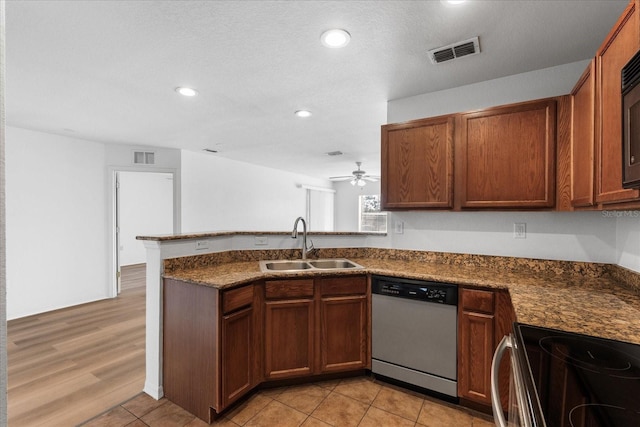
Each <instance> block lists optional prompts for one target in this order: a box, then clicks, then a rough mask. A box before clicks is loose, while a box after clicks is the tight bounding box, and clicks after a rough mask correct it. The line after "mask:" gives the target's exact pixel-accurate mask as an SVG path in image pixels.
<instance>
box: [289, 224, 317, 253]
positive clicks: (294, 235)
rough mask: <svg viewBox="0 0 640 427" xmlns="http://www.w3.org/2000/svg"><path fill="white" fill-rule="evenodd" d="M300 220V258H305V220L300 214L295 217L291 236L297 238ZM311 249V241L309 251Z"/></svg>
mask: <svg viewBox="0 0 640 427" xmlns="http://www.w3.org/2000/svg"><path fill="white" fill-rule="evenodd" d="M300 221H302V259H307V222H306V221H305V220H304V218H302V217H301V216H299V217H298V218H296V222H294V223H293V231H292V232H291V238H292V239H297V238H298V222H300ZM313 249H314V247H313V243H311V249H310V250H309V251H312V250H313Z"/></svg>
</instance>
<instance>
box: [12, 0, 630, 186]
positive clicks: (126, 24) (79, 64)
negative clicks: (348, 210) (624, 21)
mask: <svg viewBox="0 0 640 427" xmlns="http://www.w3.org/2000/svg"><path fill="white" fill-rule="evenodd" d="M626 4H627V1H626V0H620V1H618V0H605V1H596V0H588V1H578V0H575V1H574V0H571V1H551V0H549V1H542V0H541V1H482V0H470V1H468V2H467V3H465V4H463V5H462V6H455V7H454V6H450V5H445V4H443V3H441V2H440V1H177V0H176V1H150V0H146V1H135V0H127V1H79V0H76V1H61V0H54V1H33V0H31V1H27V0H23V1H17V0H7V4H6V26H7V28H6V33H7V35H6V39H7V87H6V109H7V111H6V115H7V124H8V125H9V126H17V127H22V128H27V129H33V130H38V131H43V132H50V133H55V134H61V135H67V136H72V137H76V138H83V139H88V140H94V141H100V142H106V143H122V144H136V145H137V144H141V145H154V146H160V147H172V148H182V149H187V150H194V151H201V150H202V149H204V148H210V149H215V150H218V151H219V153H218V154H211V155H217V156H222V157H227V158H231V159H235V160H240V161H246V162H250V163H255V164H260V165H264V166H269V167H273V168H277V169H282V170H288V171H292V172H297V173H304V174H307V175H311V176H316V177H322V178H327V177H329V176H332V175H345V174H348V173H350V172H351V171H352V170H353V169H355V164H354V162H355V161H362V162H363V169H365V170H367V172H369V173H374V174H377V173H379V161H380V160H379V150H380V148H379V146H380V125H382V124H384V123H385V122H386V102H387V101H388V100H392V99H396V98H402V97H406V96H411V95H417V94H421V93H427V92H433V91H437V90H442V89H447V88H451V87H456V86H460V85H465V84H470V83H475V82H479V81H484V80H489V79H494V78H498V77H502V76H507V75H512V74H517V73H522V72H526V71H531V70H535V69H541V68H546V67H551V66H555V65H560V64H565V63H569V62H574V61H578V60H583V59H588V58H591V57H592V56H593V55H594V54H595V51H596V49H597V47H598V46H599V45H600V43H601V42H602V40H603V39H604V37H605V36H606V34H607V33H608V31H609V29H610V28H611V27H612V26H613V24H614V23H615V21H616V19H617V17H618V16H619V15H620V13H621V12H622V10H623V9H624V7H625V5H626ZM329 28H344V29H346V30H347V31H349V32H350V33H351V35H352V40H351V43H350V44H349V45H348V46H347V47H346V48H344V49H339V50H338V49H328V48H325V47H323V46H322V45H321V44H320V41H319V36H320V33H321V32H322V31H324V30H326V29H329ZM474 36H479V38H480V45H481V49H482V53H481V54H480V55H476V56H472V57H469V58H463V59H460V60H457V61H454V62H451V63H446V64H441V65H438V66H435V65H432V64H431V63H430V61H429V59H428V57H427V54H426V51H427V50H429V49H432V48H436V47H439V46H443V45H447V44H450V43H454V42H458V41H461V40H465V39H468V38H471V37H474ZM180 85H187V86H192V87H195V88H196V89H197V90H198V91H199V92H200V95H199V96H197V97H195V98H183V97H181V96H179V95H177V94H176V93H175V92H174V88H175V87H176V86H180ZM298 109H309V110H311V111H312V112H313V116H312V117H311V118H308V119H300V118H297V117H295V116H294V114H293V112H294V111H295V110H298ZM334 150H340V151H342V152H344V153H345V154H344V155H343V156H340V157H329V156H327V155H326V154H325V153H326V152H329V151H334Z"/></svg>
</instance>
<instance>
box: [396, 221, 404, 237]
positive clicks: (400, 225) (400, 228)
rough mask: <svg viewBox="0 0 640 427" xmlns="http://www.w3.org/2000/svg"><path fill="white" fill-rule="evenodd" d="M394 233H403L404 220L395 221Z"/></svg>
mask: <svg viewBox="0 0 640 427" xmlns="http://www.w3.org/2000/svg"><path fill="white" fill-rule="evenodd" d="M395 227H396V234H404V221H396V222H395Z"/></svg>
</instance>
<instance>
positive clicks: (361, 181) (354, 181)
mask: <svg viewBox="0 0 640 427" xmlns="http://www.w3.org/2000/svg"><path fill="white" fill-rule="evenodd" d="M351 185H353V186H356V185H357V186H358V187H364V186H365V185H367V181H365V180H364V179H362V178H353V179H352V180H351Z"/></svg>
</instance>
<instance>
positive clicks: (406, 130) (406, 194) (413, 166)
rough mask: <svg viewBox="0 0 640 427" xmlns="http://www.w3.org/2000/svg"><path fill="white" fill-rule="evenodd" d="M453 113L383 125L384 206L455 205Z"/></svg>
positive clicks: (394, 207)
mask: <svg viewBox="0 0 640 427" xmlns="http://www.w3.org/2000/svg"><path fill="white" fill-rule="evenodd" d="M453 127H454V119H453V116H444V117H436V118H431V119H424V120H415V121H412V122H408V123H402V124H392V125H385V126H382V150H381V151H382V180H381V192H382V207H383V208H384V209H403V208H404V209H409V208H411V209H413V208H451V207H452V206H453Z"/></svg>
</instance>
